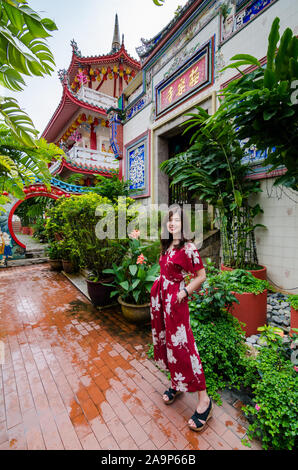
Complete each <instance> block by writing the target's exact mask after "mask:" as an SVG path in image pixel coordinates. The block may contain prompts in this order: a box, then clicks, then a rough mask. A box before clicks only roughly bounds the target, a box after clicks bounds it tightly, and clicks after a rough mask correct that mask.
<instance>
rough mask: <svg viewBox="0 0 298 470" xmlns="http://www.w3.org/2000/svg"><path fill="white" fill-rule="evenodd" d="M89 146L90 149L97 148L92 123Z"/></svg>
mask: <svg viewBox="0 0 298 470" xmlns="http://www.w3.org/2000/svg"><path fill="white" fill-rule="evenodd" d="M90 148H91V150H97V139H96V132H95V131H94V124H91V130H90Z"/></svg>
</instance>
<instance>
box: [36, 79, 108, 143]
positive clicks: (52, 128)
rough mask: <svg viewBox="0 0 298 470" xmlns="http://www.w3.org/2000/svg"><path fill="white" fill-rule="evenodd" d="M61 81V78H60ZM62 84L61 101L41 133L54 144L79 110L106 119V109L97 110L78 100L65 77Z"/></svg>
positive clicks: (97, 108)
mask: <svg viewBox="0 0 298 470" xmlns="http://www.w3.org/2000/svg"><path fill="white" fill-rule="evenodd" d="M60 79H61V76H60ZM63 80H64V82H63V94H62V98H61V101H60V103H59V105H58V107H57V109H56V111H55V112H54V114H53V116H52V118H51V119H50V121H49V123H48V125H47V127H46V128H45V130H44V131H43V133H42V137H44V138H45V139H46V140H47V141H48V142H56V141H57V139H58V136H59V134H60V133H61V131H62V130H63V129H64V127H65V126H66V125H67V123H68V122H69V120H70V119H71V118H72V117H73V116H74V115H75V114H76V113H77V112H78V110H79V109H80V108H84V109H86V110H88V111H94V112H96V113H100V114H101V115H103V116H104V117H106V114H107V113H106V109H103V108H99V107H97V106H95V105H91V104H90V103H88V102H87V101H84V100H82V99H78V98H77V97H76V95H75V93H74V92H73V91H72V90H71V89H70V87H69V85H68V83H67V79H66V76H64V79H63Z"/></svg>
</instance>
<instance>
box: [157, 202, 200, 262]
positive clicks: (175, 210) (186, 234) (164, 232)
mask: <svg viewBox="0 0 298 470" xmlns="http://www.w3.org/2000/svg"><path fill="white" fill-rule="evenodd" d="M174 214H178V215H179V216H180V219H181V238H180V242H179V244H178V245H175V247H176V248H178V249H180V248H182V247H183V246H184V244H185V243H186V242H189V241H193V238H194V237H193V236H192V235H191V231H190V222H189V220H188V217H187V216H186V213H185V212H183V208H182V207H180V206H178V205H175V206H173V207H172V208H170V209H169V212H168V214H166V215H165V217H164V219H163V221H162V225H161V235H160V243H161V254H162V255H164V254H165V253H166V251H167V249H168V248H169V246H170V245H171V243H172V241H173V235H172V234H171V233H170V232H169V231H168V228H167V223H168V222H169V221H170V220H171V217H173V215H174Z"/></svg>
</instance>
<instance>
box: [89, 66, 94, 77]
mask: <svg viewBox="0 0 298 470" xmlns="http://www.w3.org/2000/svg"><path fill="white" fill-rule="evenodd" d="M89 75H91V76H92V75H94V70H93V68H92V67H90V70H89Z"/></svg>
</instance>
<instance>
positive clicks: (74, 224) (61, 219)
mask: <svg viewBox="0 0 298 470" xmlns="http://www.w3.org/2000/svg"><path fill="white" fill-rule="evenodd" d="M132 203H134V200H133V199H130V198H127V199H126V201H125V202H124V203H123V204H114V205H113V204H112V202H111V201H110V199H108V198H104V197H101V196H100V195H98V194H96V193H94V192H88V193H86V194H82V195H80V196H71V197H70V198H66V197H64V198H61V199H60V200H58V201H56V204H55V206H54V208H53V209H50V210H49V211H48V216H49V219H48V220H47V224H46V229H47V233H48V237H49V239H50V240H55V238H57V237H58V238H63V240H66V242H69V241H71V244H72V249H73V252H74V253H75V254H76V257H77V258H78V263H79V265H80V267H83V268H86V269H88V270H89V271H90V275H91V277H90V280H93V281H98V280H100V279H104V278H106V277H107V276H106V275H105V274H103V271H104V270H105V269H108V268H111V267H112V265H113V263H116V262H117V261H119V260H121V257H122V256H124V254H125V252H126V250H127V245H128V240H127V239H121V240H120V239H119V238H118V214H119V210H120V211H124V212H125V213H126V222H127V224H129V223H130V222H131V221H132V220H133V219H134V217H135V214H130V212H129V206H130V204H132ZM101 207H108V208H109V209H111V210H112V211H113V214H112V219H109V220H110V221H111V222H112V225H114V224H115V225H114V227H115V233H114V234H113V236H112V237H111V238H108V237H106V238H104V239H101V238H99V237H98V234H97V227H98V225H100V224H101V223H102V222H101V220H103V219H105V217H106V215H107V214H106V213H105V210H104V211H103V213H102V214H101V213H100V212H99V213H98V212H97V210H98V209H100V208H101ZM107 223H108V220H107ZM105 225H106V224H105V223H103V226H105Z"/></svg>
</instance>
